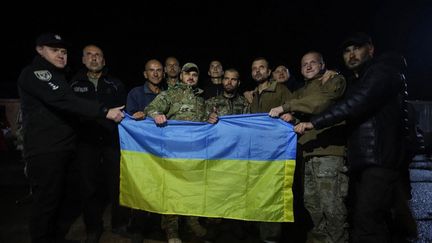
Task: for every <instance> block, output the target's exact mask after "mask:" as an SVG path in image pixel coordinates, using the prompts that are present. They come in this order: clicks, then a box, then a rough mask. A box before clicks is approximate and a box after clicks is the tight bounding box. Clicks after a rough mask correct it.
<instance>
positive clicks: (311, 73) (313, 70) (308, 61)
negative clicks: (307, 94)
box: [301, 53, 324, 79]
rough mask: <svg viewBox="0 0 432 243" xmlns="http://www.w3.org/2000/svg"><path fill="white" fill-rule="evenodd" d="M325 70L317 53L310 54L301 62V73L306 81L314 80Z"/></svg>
mask: <svg viewBox="0 0 432 243" xmlns="http://www.w3.org/2000/svg"><path fill="white" fill-rule="evenodd" d="M323 69H324V63H322V60H321V58H320V55H318V54H317V53H308V54H306V55H304V56H303V58H302V60H301V73H302V75H303V77H305V79H312V78H314V77H315V76H317V75H318V74H319V73H320V72H321V70H323Z"/></svg>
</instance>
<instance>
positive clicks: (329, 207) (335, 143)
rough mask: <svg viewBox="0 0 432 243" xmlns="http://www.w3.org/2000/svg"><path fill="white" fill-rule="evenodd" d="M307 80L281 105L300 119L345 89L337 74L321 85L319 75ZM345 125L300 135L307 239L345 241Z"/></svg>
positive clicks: (346, 186) (327, 102) (320, 107)
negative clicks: (308, 226)
mask: <svg viewBox="0 0 432 243" xmlns="http://www.w3.org/2000/svg"><path fill="white" fill-rule="evenodd" d="M320 77H321V75H319V76H317V77H315V78H314V79H312V80H308V81H306V83H305V86H304V87H302V88H300V89H299V90H297V91H295V92H294V93H293V98H292V99H290V100H288V101H287V102H285V104H284V105H283V108H284V111H285V112H292V113H294V115H295V116H297V118H300V120H302V121H309V118H310V116H311V115H313V114H319V113H320V112H322V111H323V110H324V109H326V108H327V107H328V106H330V105H331V104H333V103H335V101H336V100H337V99H339V98H340V97H341V96H342V95H343V93H344V91H345V84H346V83H345V79H344V78H343V76H341V75H336V76H335V77H333V78H332V79H329V80H328V81H327V82H326V83H325V84H322V82H321V80H319V78H320ZM343 129H344V124H343V123H341V124H337V125H335V126H332V127H329V128H325V129H320V130H316V129H313V130H310V131H307V132H306V133H305V134H304V135H302V136H300V137H299V139H298V143H299V144H300V146H301V150H302V153H303V154H302V155H303V161H304V163H305V164H304V165H305V172H304V204H305V207H306V209H307V210H308V211H309V213H310V215H311V218H312V221H313V223H314V227H313V228H312V229H311V230H310V232H309V233H308V239H307V242H308V243H309V242H323V243H342V242H347V241H348V232H347V224H346V217H347V210H346V207H345V204H344V201H345V198H346V196H347V192H348V177H347V175H346V173H345V172H346V171H347V168H346V166H345V159H344V156H345V146H344V145H345V137H344V136H343V135H342V134H344V133H343Z"/></svg>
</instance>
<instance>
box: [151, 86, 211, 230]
mask: <svg viewBox="0 0 432 243" xmlns="http://www.w3.org/2000/svg"><path fill="white" fill-rule="evenodd" d="M202 93H203V91H202V90H201V89H194V88H193V87H191V86H189V85H186V84H184V83H177V84H175V85H174V86H171V87H170V88H168V90H166V91H163V92H161V93H160V94H159V95H158V96H156V98H155V99H154V100H153V101H152V102H151V103H150V104H149V105H148V106H147V107H146V108H145V109H144V112H145V113H146V114H147V115H149V116H151V117H153V118H154V117H155V116H156V115H161V114H164V115H165V116H166V117H167V119H171V120H184V121H206V120H207V117H208V116H207V115H206V112H205V102H204V98H202V97H201V96H200V95H201V94H202ZM186 223H187V224H188V226H189V227H190V228H191V229H192V231H193V232H194V233H195V234H196V235H197V236H198V237H201V236H204V235H205V234H206V233H207V231H206V229H205V228H204V227H202V226H201V225H200V224H199V222H198V217H186ZM161 226H162V228H163V229H164V230H165V232H166V234H167V238H168V239H174V238H179V234H178V230H179V216H178V215H163V216H162V223H161Z"/></svg>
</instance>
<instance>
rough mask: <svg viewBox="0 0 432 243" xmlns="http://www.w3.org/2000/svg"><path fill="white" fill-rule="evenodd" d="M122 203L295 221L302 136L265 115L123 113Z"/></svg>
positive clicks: (155, 209)
mask: <svg viewBox="0 0 432 243" xmlns="http://www.w3.org/2000/svg"><path fill="white" fill-rule="evenodd" d="M119 135H120V148H121V173H120V203H121V204H122V205H125V206H128V207H131V208H136V209H142V210H146V211H150V212H156V213H161V214H178V215H194V216H203V217H220V218H231V219H240V220H250V221H266V222H292V221H293V219H294V218H293V195H292V182H293V176H294V168H295V154H296V142H297V137H296V134H295V132H294V131H293V127H292V125H290V124H288V123H286V122H284V121H282V120H280V119H275V118H270V117H269V116H268V115H267V114H248V115H232V116H222V117H220V118H219V121H218V123H216V124H209V123H203V122H189V121H174V120H169V121H168V124H167V125H166V126H163V127H158V126H156V125H155V123H154V121H153V120H152V119H149V118H148V119H146V120H143V121H135V120H133V119H131V118H130V117H126V118H125V119H124V120H123V121H122V122H121V123H120V124H119Z"/></svg>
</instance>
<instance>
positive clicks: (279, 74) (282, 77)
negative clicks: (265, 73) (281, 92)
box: [272, 65, 290, 83]
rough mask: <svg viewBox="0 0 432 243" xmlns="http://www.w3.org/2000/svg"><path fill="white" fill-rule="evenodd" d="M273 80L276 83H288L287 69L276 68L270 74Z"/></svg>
mask: <svg viewBox="0 0 432 243" xmlns="http://www.w3.org/2000/svg"><path fill="white" fill-rule="evenodd" d="M272 75H273V79H274V80H275V81H276V82H278V83H283V82H286V81H288V79H289V77H290V76H289V74H288V68H286V67H285V66H283V65H280V66H278V67H277V68H276V69H275V70H274V71H273V73H272Z"/></svg>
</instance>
